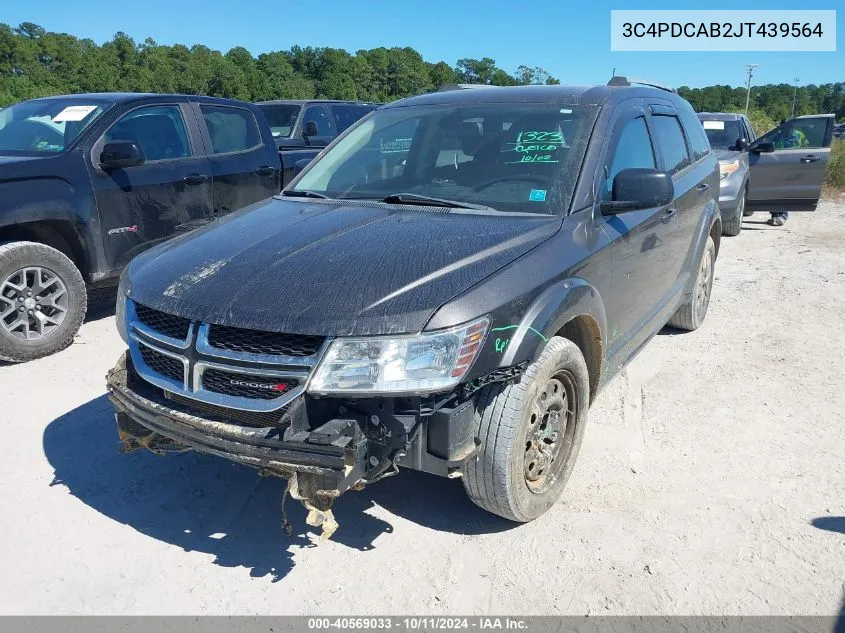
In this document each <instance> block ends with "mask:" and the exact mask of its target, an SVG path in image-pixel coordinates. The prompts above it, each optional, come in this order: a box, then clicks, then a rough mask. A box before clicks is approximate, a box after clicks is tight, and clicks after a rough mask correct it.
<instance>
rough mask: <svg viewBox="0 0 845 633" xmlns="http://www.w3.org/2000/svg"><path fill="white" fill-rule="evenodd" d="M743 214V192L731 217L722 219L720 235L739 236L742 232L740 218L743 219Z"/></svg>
mask: <svg viewBox="0 0 845 633" xmlns="http://www.w3.org/2000/svg"><path fill="white" fill-rule="evenodd" d="M744 214H745V192H743V194H742V196H740V198H739V202H738V203H737V205H736V209H734V213H733V216H732V217H730V218H725V219H724V224H722V235H727V236H729V237H734V236H736V235H739V234H740V232H741V231H742V218H743V217H744Z"/></svg>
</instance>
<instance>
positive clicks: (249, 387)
mask: <svg viewBox="0 0 845 633" xmlns="http://www.w3.org/2000/svg"><path fill="white" fill-rule="evenodd" d="M296 385H297V382H296V381H295V380H290V379H285V378H273V377H272V376H255V375H252V374H235V373H231V372H228V371H220V370H219V369H206V370H205V371H204V372H203V374H202V386H203V387H204V388H205V389H207V390H208V391H213V392H214V393H223V394H226V395H229V396H238V397H240V398H258V399H260V400H275V399H276V398H278V397H280V396H281V395H282V394H283V393H285V392H286V391H289V390H290V389H292V388H293V387H295V386H296Z"/></svg>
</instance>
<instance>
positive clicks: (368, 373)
mask: <svg viewBox="0 0 845 633" xmlns="http://www.w3.org/2000/svg"><path fill="white" fill-rule="evenodd" d="M489 325H490V320H489V319H488V318H487V317H484V318H482V319H478V320H476V321H473V322H471V323H467V324H465V325H461V326H458V327H455V328H451V329H448V330H440V331H438V332H425V333H423V334H418V335H412V336H385V337H381V336H368V337H360V338H339V339H336V340H334V341H332V343H331V346H330V347H329V349H328V351H327V352H326V355H325V356H324V357H323V359H322V360H321V361H320V364H319V365H318V366H317V369H316V371H315V373H314V377H313V378H312V380H311V383H310V385H309V387H308V391H309V392H311V393H315V394H326V395H327V394H346V395H349V394H358V395H378V394H395V393H427V392H434V391H447V390H449V389H451V388H452V387H454V386H455V385H457V384H458V383H459V382H460V381H461V379H462V378H463V377H464V376H465V375H466V373H467V371H468V370H469V368H470V366H471V365H472V362H473V361H474V360H475V357H476V356H477V355H478V351H479V350H480V349H481V346H482V345H483V344H484V337H485V336H486V334H487V328H488V327H489Z"/></svg>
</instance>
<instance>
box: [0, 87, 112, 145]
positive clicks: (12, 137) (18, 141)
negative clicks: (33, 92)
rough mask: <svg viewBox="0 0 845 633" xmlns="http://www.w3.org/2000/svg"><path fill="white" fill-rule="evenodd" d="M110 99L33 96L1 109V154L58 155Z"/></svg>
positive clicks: (104, 107)
mask: <svg viewBox="0 0 845 633" xmlns="http://www.w3.org/2000/svg"><path fill="white" fill-rule="evenodd" d="M110 105H111V102H109V101H100V100H90V101H82V100H80V99H36V100H34V101H24V102H22V103H18V104H16V105H13V106H10V107H8V108H4V109H3V110H0V153H4V154H35V155H38V154H58V153H59V152H63V151H64V150H65V148H66V147H69V146H70V145H71V144H72V143H73V142H74V141H75V140H76V138H77V137H78V136H79V135H80V134H81V133H82V131H83V130H84V129H85V128H86V127H88V126H89V125H91V123H93V122H94V120H95V119H96V118H97V117H99V116H100V115H101V114H102V113H103V112H104V111H105V110H106V109H107V108H108V107H109V106H110Z"/></svg>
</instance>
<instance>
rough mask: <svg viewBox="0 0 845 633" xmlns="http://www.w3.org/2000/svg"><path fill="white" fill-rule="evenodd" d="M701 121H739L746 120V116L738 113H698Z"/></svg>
mask: <svg viewBox="0 0 845 633" xmlns="http://www.w3.org/2000/svg"><path fill="white" fill-rule="evenodd" d="M697 114H698V118H699V119H707V120H708V121H739V120H740V119H744V118H745V115H744V114H737V113H736V112H698V113H697Z"/></svg>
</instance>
